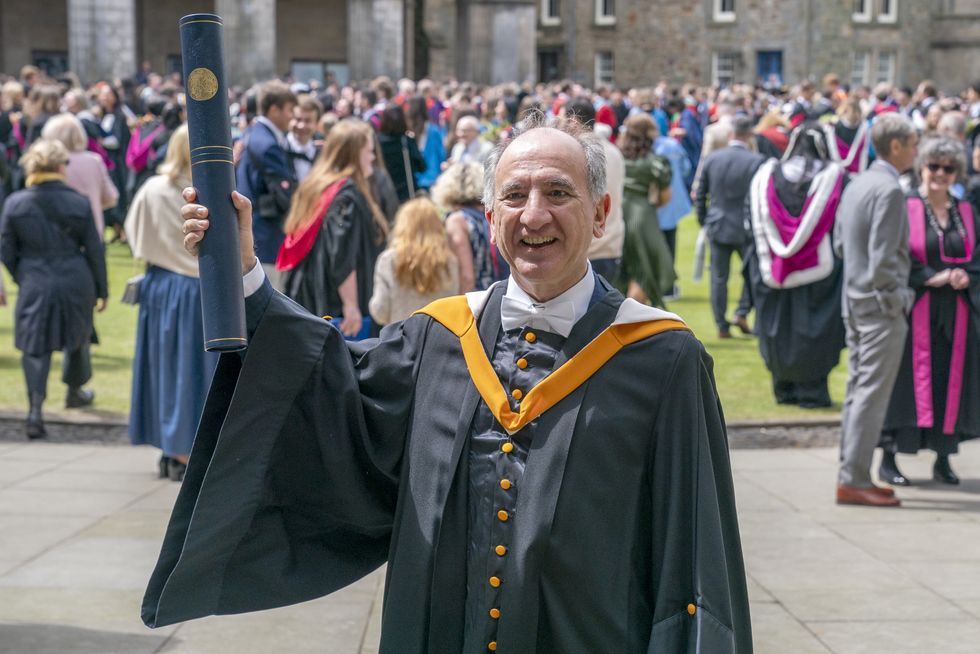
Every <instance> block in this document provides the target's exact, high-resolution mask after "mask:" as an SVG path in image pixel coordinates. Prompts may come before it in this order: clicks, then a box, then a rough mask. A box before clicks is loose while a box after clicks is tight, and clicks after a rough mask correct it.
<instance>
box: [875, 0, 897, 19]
mask: <svg viewBox="0 0 980 654" xmlns="http://www.w3.org/2000/svg"><path fill="white" fill-rule="evenodd" d="M878 1H879V3H880V4H879V5H878V22H879V23H897V22H898V0H878ZM886 2H887V3H889V4H888V12H887V13H886V12H885V11H883V7H884V5H885V3H886Z"/></svg>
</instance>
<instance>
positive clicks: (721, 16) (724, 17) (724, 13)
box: [711, 0, 737, 23]
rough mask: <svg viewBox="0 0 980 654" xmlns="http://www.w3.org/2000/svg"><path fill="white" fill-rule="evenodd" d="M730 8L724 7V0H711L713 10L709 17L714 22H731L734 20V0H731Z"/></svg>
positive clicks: (735, 8)
mask: <svg viewBox="0 0 980 654" xmlns="http://www.w3.org/2000/svg"><path fill="white" fill-rule="evenodd" d="M731 3H732V8H731V9H727V10H726V9H725V8H724V0H713V3H712V4H713V9H714V10H713V11H712V12H711V17H712V19H713V20H714V21H715V22H716V23H733V22H735V12H736V10H737V6H736V5H735V0H731Z"/></svg>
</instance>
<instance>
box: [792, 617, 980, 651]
mask: <svg viewBox="0 0 980 654" xmlns="http://www.w3.org/2000/svg"><path fill="white" fill-rule="evenodd" d="M807 627H808V628H809V629H810V630H812V631H813V632H814V633H815V634H817V636H819V638H820V640H821V641H823V642H825V643H826V644H827V646H828V647H830V649H831V650H832V651H833V652H834V653H835V654H882V653H883V652H887V653H888V654H977V644H978V643H980V623H977V622H976V621H970V620H916V621H911V620H904V621H887V622H884V621H876V622H863V621H854V622H810V623H807Z"/></svg>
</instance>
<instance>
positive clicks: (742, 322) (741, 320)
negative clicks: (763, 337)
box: [732, 316, 755, 336]
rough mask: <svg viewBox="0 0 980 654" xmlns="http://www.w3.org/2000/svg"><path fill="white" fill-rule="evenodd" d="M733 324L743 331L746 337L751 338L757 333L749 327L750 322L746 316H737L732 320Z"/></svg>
mask: <svg viewBox="0 0 980 654" xmlns="http://www.w3.org/2000/svg"><path fill="white" fill-rule="evenodd" d="M732 324H733V325H735V326H736V327H738V328H739V330H741V332H742V333H743V334H745V335H746V336H751V335H752V334H754V333H755V332H753V331H752V328H751V327H750V326H749V321H748V320H746V319H745V316H735V317H734V318H732Z"/></svg>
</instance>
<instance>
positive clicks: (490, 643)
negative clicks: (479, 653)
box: [487, 640, 497, 652]
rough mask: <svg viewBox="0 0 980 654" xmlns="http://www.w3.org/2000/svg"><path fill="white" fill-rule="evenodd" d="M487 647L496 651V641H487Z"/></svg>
mask: <svg viewBox="0 0 980 654" xmlns="http://www.w3.org/2000/svg"><path fill="white" fill-rule="evenodd" d="M487 649H488V650H490V651H491V652H496V651H497V641H495V640H491V641H490V642H489V643H487Z"/></svg>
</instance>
